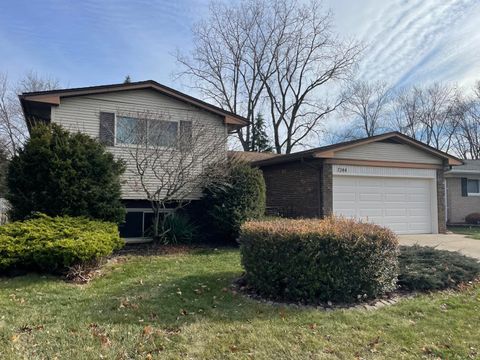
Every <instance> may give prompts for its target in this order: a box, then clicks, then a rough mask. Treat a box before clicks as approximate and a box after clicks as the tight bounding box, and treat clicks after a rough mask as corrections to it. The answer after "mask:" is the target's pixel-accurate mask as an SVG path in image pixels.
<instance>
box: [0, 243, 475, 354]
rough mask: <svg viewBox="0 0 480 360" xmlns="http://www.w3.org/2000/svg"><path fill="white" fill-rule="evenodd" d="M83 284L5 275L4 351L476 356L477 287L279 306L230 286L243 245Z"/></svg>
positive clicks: (124, 267)
mask: <svg viewBox="0 0 480 360" xmlns="http://www.w3.org/2000/svg"><path fill="white" fill-rule="evenodd" d="M105 271H106V273H105V275H104V276H102V277H100V278H97V279H95V280H94V281H92V282H91V283H90V284H88V285H74V284H69V283H66V282H64V281H63V280H61V279H59V278H55V277H50V276H39V275H28V276H22V277H17V278H12V279H7V278H2V279H0V309H1V311H0V358H1V359H20V358H27V359H54V358H58V359H99V358H107V359H131V358H135V359H137V358H138V359H152V358H153V359H155V358H161V359H165V358H167V359H168V358H171V359H178V358H185V359H187V358H194V359H212V358H217V359H224V358H247V359H248V358H254V359H272V358H276V359H312V358H315V359H317V358H320V359H388V358H390V359H392V358H395V359H399V358H402V359H418V358H422V357H424V358H432V359H436V358H448V359H477V358H478V357H479V356H480V345H479V343H478V339H479V336H480V329H479V327H478V324H479V323H480V286H479V285H476V286H473V287H470V288H468V289H464V290H463V291H461V292H454V291H445V292H440V293H436V294H433V295H422V296H418V297H416V298H414V299H409V300H402V301H400V302H399V303H397V304H396V305H393V306H388V307H384V308H381V309H378V310H375V311H366V310H358V309H351V310H334V311H329V312H325V311H318V310H313V309H298V308H293V307H285V306H272V305H268V304H265V303H259V302H256V301H254V300H249V299H246V298H244V297H243V296H242V295H240V294H237V293H236V292H234V291H232V290H230V287H229V285H230V284H231V282H232V279H234V278H236V277H238V276H239V275H240V274H241V267H240V257H239V252H238V250H204V251H196V252H194V253H190V254H173V255H163V256H129V257H128V258H126V259H124V258H119V261H117V262H116V263H112V264H110V265H107V267H106V269H105Z"/></svg>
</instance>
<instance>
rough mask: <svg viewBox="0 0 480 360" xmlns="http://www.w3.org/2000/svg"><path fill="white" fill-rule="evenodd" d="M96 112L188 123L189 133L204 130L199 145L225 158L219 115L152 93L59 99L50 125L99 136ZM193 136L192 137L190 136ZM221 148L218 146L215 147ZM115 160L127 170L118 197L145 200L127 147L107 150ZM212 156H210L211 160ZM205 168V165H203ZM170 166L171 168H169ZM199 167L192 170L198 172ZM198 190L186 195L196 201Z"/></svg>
mask: <svg viewBox="0 0 480 360" xmlns="http://www.w3.org/2000/svg"><path fill="white" fill-rule="evenodd" d="M100 112H113V113H115V114H116V115H124V116H135V114H138V115H139V116H140V115H141V114H145V113H148V116H149V118H151V117H154V116H155V115H158V117H159V118H161V119H167V120H169V121H181V120H188V121H192V127H193V132H195V129H198V128H201V129H202V130H201V131H202V132H205V130H206V129H207V130H208V134H210V135H209V136H208V138H207V137H206V138H205V139H204V140H203V139H202V146H213V144H215V145H214V146H215V147H216V148H217V149H218V151H216V153H217V154H218V157H219V158H225V157H226V154H227V153H226V145H227V144H226V135H227V129H226V126H225V124H224V123H223V118H222V117H221V116H218V115H215V114H212V113H210V112H207V111H205V110H202V109H199V108H196V107H194V106H192V105H190V104H187V103H184V102H181V101H178V100H176V99H173V98H171V97H169V96H166V95H163V94H160V93H158V92H156V91H154V90H129V91H121V92H112V93H105V94H95V95H88V96H77V97H70V98H62V99H61V103H60V105H59V106H58V107H52V122H54V123H57V124H60V125H62V126H63V127H64V128H66V129H68V130H70V131H80V132H82V133H85V134H88V135H90V136H91V137H94V138H98V137H99V129H100ZM194 136H195V135H194ZM219 143H221V146H220V147H218V144H219ZM107 149H108V150H109V151H111V152H112V153H113V154H114V156H115V157H117V158H123V159H124V160H125V161H126V163H127V170H126V171H125V174H124V175H123V177H122V197H123V198H124V199H145V198H146V195H145V193H144V191H143V190H142V189H141V187H140V183H139V178H138V176H136V175H135V171H134V168H135V166H134V165H135V162H134V161H133V159H132V157H131V155H129V151H128V149H127V148H125V147H122V146H115V147H107ZM215 160H216V157H215V156H213V157H212V161H215ZM204 165H205V164H204ZM172 166H173V165H172ZM201 167H202V166H198V167H197V168H195V171H196V172H200V171H202V169H201ZM155 183H156V180H155V178H154V176H151V177H149V184H148V186H149V187H150V188H151V189H154V188H155V186H156V185H155ZM199 190H200V189H193V190H192V193H191V194H190V195H189V196H188V198H190V199H196V198H198V197H199V196H200V191H199Z"/></svg>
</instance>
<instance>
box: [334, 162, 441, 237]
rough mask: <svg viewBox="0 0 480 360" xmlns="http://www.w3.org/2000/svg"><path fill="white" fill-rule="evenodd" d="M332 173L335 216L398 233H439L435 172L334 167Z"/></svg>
mask: <svg viewBox="0 0 480 360" xmlns="http://www.w3.org/2000/svg"><path fill="white" fill-rule="evenodd" d="M333 174H334V175H333V213H334V214H336V215H340V216H345V217H352V218H356V219H361V220H364V221H368V222H373V223H376V224H379V225H382V226H386V227H388V228H390V229H392V230H393V231H395V232H397V233H398V234H424V233H425V234H428V233H432V232H436V231H437V230H436V229H437V228H438V225H437V221H435V220H436V219H437V201H436V199H437V194H436V186H435V181H436V174H435V171H434V170H421V169H409V170H406V169H396V168H368V167H356V166H335V167H334V168H333ZM373 175H375V176H373Z"/></svg>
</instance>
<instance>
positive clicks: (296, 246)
mask: <svg viewBox="0 0 480 360" xmlns="http://www.w3.org/2000/svg"><path fill="white" fill-rule="evenodd" d="M240 251H241V255H242V265H243V267H244V269H245V281H246V283H247V285H248V286H249V287H251V288H253V289H254V290H255V292H256V293H258V294H259V295H261V296H264V297H268V298H273V299H277V300H284V301H294V302H304V303H317V302H321V301H336V302H351V301H355V300H357V299H359V298H361V299H366V298H375V297H377V296H379V295H382V294H385V293H388V292H390V291H393V290H394V289H395V288H396V281H397V273H398V242H397V238H396V236H395V234H394V233H393V232H392V231H390V230H388V229H385V228H382V227H380V226H377V225H373V224H365V223H358V222H355V221H354V220H347V219H342V218H333V217H332V218H327V219H323V220H319V219H307V220H291V219H278V220H271V221H253V222H247V223H245V224H244V225H243V227H242V231H241V235H240Z"/></svg>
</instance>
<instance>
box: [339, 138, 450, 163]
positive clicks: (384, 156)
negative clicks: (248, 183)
mask: <svg viewBox="0 0 480 360" xmlns="http://www.w3.org/2000/svg"><path fill="white" fill-rule="evenodd" d="M335 158H336V159H357V160H377V161H398V162H410V163H421V164H441V163H442V160H441V159H440V158H438V157H436V156H433V155H431V154H428V153H427V152H425V151H422V150H419V149H416V148H415V147H413V146H410V145H406V144H395V143H388V142H373V143H369V144H365V145H360V146H355V147H353V148H350V149H346V150H341V151H338V152H335Z"/></svg>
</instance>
